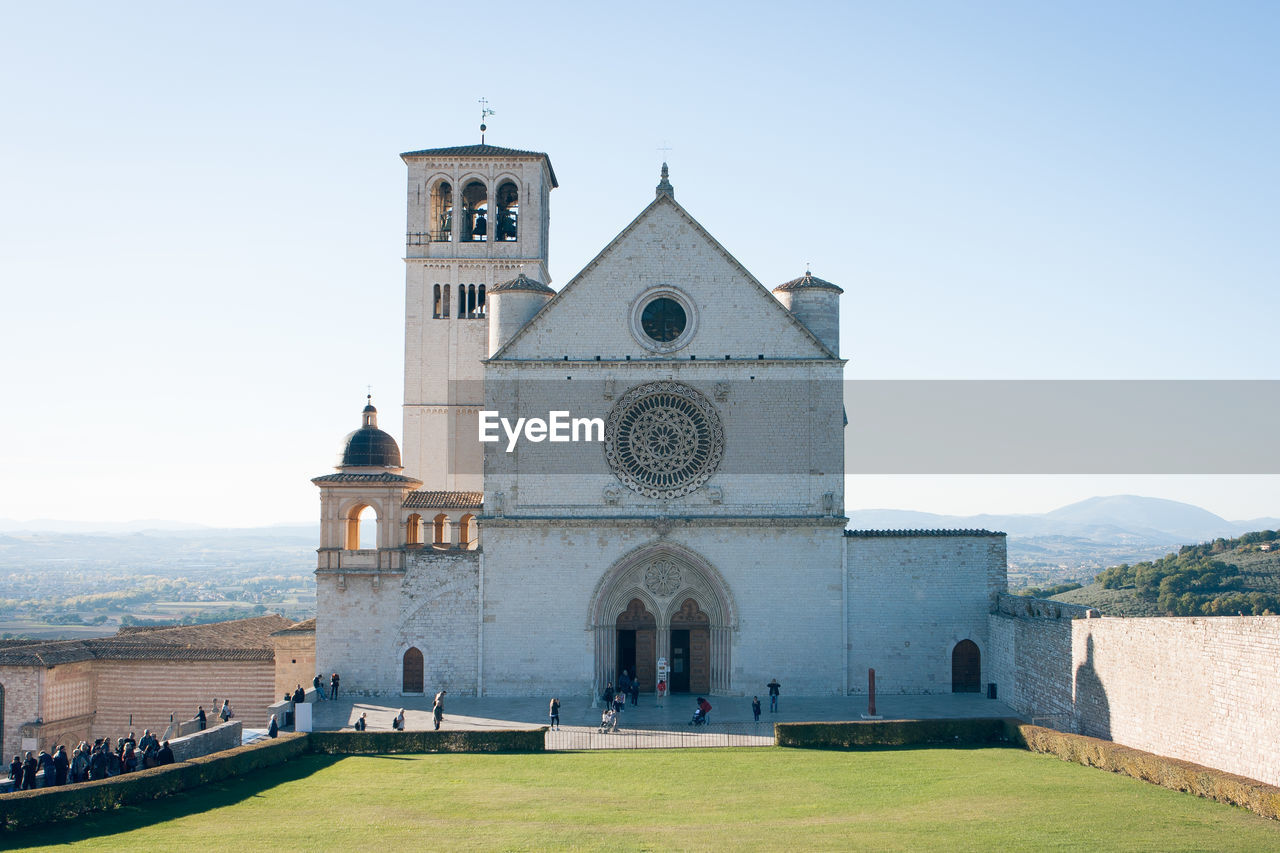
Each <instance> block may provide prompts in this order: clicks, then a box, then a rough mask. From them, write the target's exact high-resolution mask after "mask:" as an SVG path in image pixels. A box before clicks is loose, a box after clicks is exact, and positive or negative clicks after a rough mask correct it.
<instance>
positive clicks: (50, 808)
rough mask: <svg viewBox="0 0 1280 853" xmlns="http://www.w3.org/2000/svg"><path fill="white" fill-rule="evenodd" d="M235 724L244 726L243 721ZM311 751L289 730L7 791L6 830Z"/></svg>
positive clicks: (2, 813) (1, 816)
mask: <svg viewBox="0 0 1280 853" xmlns="http://www.w3.org/2000/svg"><path fill="white" fill-rule="evenodd" d="M235 725H237V727H238V725H239V724H235ZM170 746H172V742H171V743H170ZM306 751H307V736H306V735H295V734H286V735H282V736H281V737H280V738H278V739H275V740H268V741H262V742H259V743H255V744H250V745H248V746H238V747H236V748H235V749H230V750H226V751H225V752H221V753H218V754H217V755H209V756H204V757H201V758H195V759H192V760H190V761H179V762H177V763H175V764H169V765H166V766H164V767H153V768H151V769H150V770H139V771H138V772H137V773H127V774H125V775H123V776H113V777H111V778H110V779H101V780H98V781H95V782H81V783H79V784H77V785H62V786H60V787H55V788H38V789H36V790H34V791H18V792H16V793H12V794H6V795H5V796H3V797H0V831H13V830H18V829H25V828H27V827H31V826H38V825H40V824H44V823H50V822H53V821H59V820H68V819H73V818H76V817H79V816H80V815H84V814H88V813H90V812H97V811H110V810H112V809H116V808H119V807H120V806H126V805H131V804H133V803H143V802H147V801H149V800H154V799H156V798H157V797H165V796H169V795H171V794H176V793H179V792H181V791H186V790H189V789H191V788H195V787H198V786H200V785H205V784H208V783H209V782H220V781H222V780H224V779H229V778H232V777H234V776H244V775H245V774H248V773H251V772H252V771H254V770H259V769H261V768H263V767H271V766H273V765H276V764H282V763H284V762H286V761H288V760H290V759H292V758H296V757H297V756H299V755H302V754H304V753H305V752H306ZM2 837H3V836H0V838H2ZM0 846H4V845H3V844H0Z"/></svg>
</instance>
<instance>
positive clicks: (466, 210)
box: [459, 181, 489, 313]
mask: <svg viewBox="0 0 1280 853" xmlns="http://www.w3.org/2000/svg"><path fill="white" fill-rule="evenodd" d="M488 239H489V190H488V189H487V188H486V187H485V185H484V184H482V183H481V182H480V181H472V182H471V183H469V184H467V186H466V187H465V188H464V189H463V190H462V240H463V242H464V243H472V242H476V243H482V242H484V241H485V240H488ZM459 313H461V311H459Z"/></svg>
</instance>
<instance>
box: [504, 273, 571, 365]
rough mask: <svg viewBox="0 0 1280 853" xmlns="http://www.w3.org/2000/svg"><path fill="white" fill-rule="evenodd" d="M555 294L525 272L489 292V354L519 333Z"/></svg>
mask: <svg viewBox="0 0 1280 853" xmlns="http://www.w3.org/2000/svg"><path fill="white" fill-rule="evenodd" d="M555 295H556V292H555V291H554V290H552V289H551V288H549V287H547V286H546V285H545V284H543V283H542V282H540V281H536V280H534V279H532V278H529V277H528V276H527V275H525V274H524V273H520V275H518V276H516V277H515V278H513V279H511V280H510V281H504V282H502V284H498V285H494V287H493V288H491V289H490V290H489V299H488V307H489V355H490V356H492V355H493V354H494V353H495V352H497V351H498V350H499V349H501V348H502V346H503V345H504V344H505V343H506V342H507V341H509V340H511V337H512V335H514V334H515V333H516V332H518V331H520V329H522V328H523V327H524V325H525V324H526V323H528V322H529V321H530V320H532V319H533V315H534V314H537V313H538V312H539V311H540V310H542V306H543V305H546V304H547V300H549V299H550V298H551V297H553V296H555Z"/></svg>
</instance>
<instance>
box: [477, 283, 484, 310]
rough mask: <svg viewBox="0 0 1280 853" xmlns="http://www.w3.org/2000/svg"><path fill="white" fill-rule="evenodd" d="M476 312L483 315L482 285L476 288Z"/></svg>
mask: <svg viewBox="0 0 1280 853" xmlns="http://www.w3.org/2000/svg"><path fill="white" fill-rule="evenodd" d="M476 314H477V315H479V316H481V317H483V316H484V285H483V284H482V285H480V286H479V287H477V288H476Z"/></svg>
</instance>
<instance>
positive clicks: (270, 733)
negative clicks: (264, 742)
mask: <svg viewBox="0 0 1280 853" xmlns="http://www.w3.org/2000/svg"><path fill="white" fill-rule="evenodd" d="M279 735H280V725H279V723H277V722H276V715H275V714H272V715H271V722H270V723H268V724H267V737H279Z"/></svg>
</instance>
